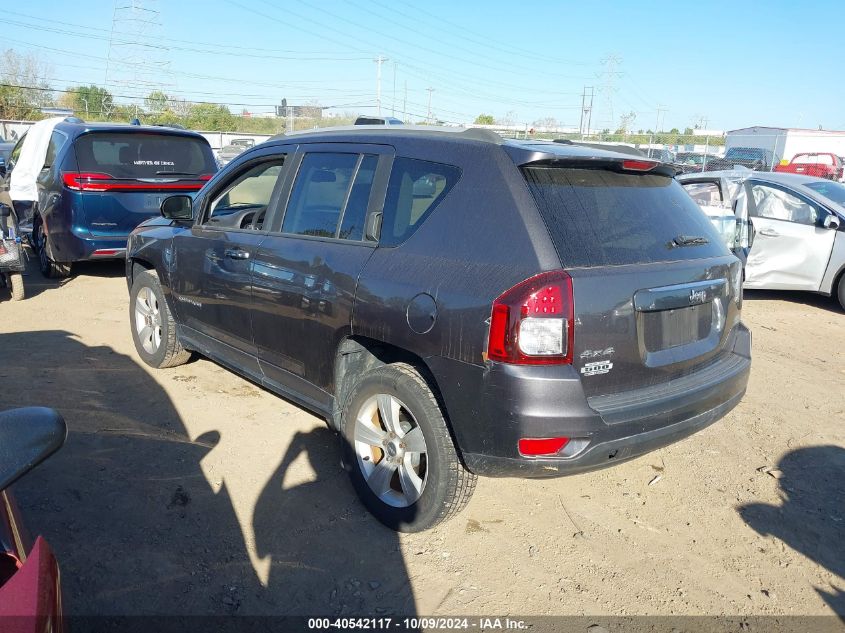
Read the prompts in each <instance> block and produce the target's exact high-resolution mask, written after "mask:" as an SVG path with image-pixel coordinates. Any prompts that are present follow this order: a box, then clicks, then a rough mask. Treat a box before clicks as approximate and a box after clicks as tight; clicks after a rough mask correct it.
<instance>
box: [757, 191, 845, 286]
mask: <svg viewBox="0 0 845 633" xmlns="http://www.w3.org/2000/svg"><path fill="white" fill-rule="evenodd" d="M746 191H747V199H748V206H749V215H750V216H751V217H752V219H753V222H754V227H755V228H756V229H757V234H756V238H755V240H754V245H753V246H752V247H751V251H750V252H749V254H748V261H747V263H746V267H745V285H746V287H747V288H771V289H780V290H813V291H815V290H818V289H819V288H820V286H821V282H822V277H823V276H824V273H825V270H826V269H827V263H828V261H829V260H830V253H831V251H832V249H833V241H834V238H835V236H836V231H831V230H828V229H826V228H824V227H823V226H822V225H821V222H822V221H823V220H824V217H825V216H826V215H827V212H826V211H825V210H824V209H822V208H821V207H820V206H819V205H818V204H816V203H815V202H812V201H811V200H809V199H808V198H805V197H804V196H802V195H800V194H798V193H796V192H794V191H792V190H790V189H787V188H785V187H781V186H779V185H775V184H772V183H767V182H761V181H756V180H749V181H748V182H747V183H746Z"/></svg>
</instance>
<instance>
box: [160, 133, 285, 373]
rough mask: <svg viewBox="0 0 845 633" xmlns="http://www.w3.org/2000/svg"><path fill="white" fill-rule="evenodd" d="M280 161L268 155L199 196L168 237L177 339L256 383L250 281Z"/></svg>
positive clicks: (276, 191)
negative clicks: (190, 220) (189, 218)
mask: <svg viewBox="0 0 845 633" xmlns="http://www.w3.org/2000/svg"><path fill="white" fill-rule="evenodd" d="M284 161H285V156H284V155H280V154H279V153H278V152H277V151H275V149H274V148H268V151H267V153H266V154H265V155H263V156H257V157H255V158H254V159H253V160H250V161H248V162H246V163H244V164H243V165H241V166H239V167H238V168H237V169H235V170H233V171H232V172H231V173H230V174H229V175H228V176H227V177H226V178H224V179H221V180H220V182H218V183H215V185H214V187H213V188H211V189H209V190H208V191H206V192H203V195H202V199H201V200H198V204H197V220H196V222H195V223H194V225H193V226H192V227H191V229H190V230H187V231H183V232H181V233H178V234H177V235H176V236H175V237H174V238H173V249H174V254H175V265H174V266H173V268H172V270H173V272H172V278H171V283H170V285H171V288H172V289H173V294H174V298H175V306H176V311H177V313H178V317H179V322H180V324H181V325H182V327H183V328H184V329H185V335H186V337H187V338H189V339H191V340H192V342H193V343H194V345H195V346H196V347H197V348H198V349H199V350H200V351H202V352H208V353H210V354H212V355H213V356H215V357H217V358H218V359H220V360H223V361H224V362H225V361H227V360H230V361H231V362H232V363H233V364H235V365H236V366H238V367H239V368H241V369H243V370H245V371H247V372H248V373H251V374H253V375H254V376H260V373H261V372H260V370H259V369H258V359H257V355H258V354H257V349H256V347H255V343H254V340H253V334H252V317H251V308H252V292H251V288H250V278H251V276H252V267H253V262H254V259H255V254H256V253H257V251H258V247H259V245H260V244H261V242H262V240H264V238H265V237H266V227H265V223H266V222H267V221H268V220H269V219H270V215H271V214H272V212H273V210H274V208H275V207H276V201H277V200H278V195H279V184H280V175H281V173H282V171H283V166H284Z"/></svg>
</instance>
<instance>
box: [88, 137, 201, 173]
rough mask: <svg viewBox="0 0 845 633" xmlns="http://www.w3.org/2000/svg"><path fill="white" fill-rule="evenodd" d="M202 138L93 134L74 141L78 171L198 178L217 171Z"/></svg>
mask: <svg viewBox="0 0 845 633" xmlns="http://www.w3.org/2000/svg"><path fill="white" fill-rule="evenodd" d="M208 148H209V145H208V142H207V141H205V140H204V139H198V138H193V137H189V136H176V135H170V134H145V133H120V132H117V133H92V134H84V135H83V136H80V137H79V139H77V141H76V159H77V161H78V163H79V171H81V172H99V173H106V174H108V175H110V176H112V177H113V178H161V177H165V178H166V177H167V176H168V175H169V174H172V175H174V176H183V177H187V176H199V175H201V174H213V173H214V172H215V171H217V168H216V167H215V165H214V158H213V156H212V154H211V151H210V150H209V149H208Z"/></svg>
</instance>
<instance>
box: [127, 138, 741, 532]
mask: <svg viewBox="0 0 845 633" xmlns="http://www.w3.org/2000/svg"><path fill="white" fill-rule="evenodd" d="M673 176H674V171H673V170H671V169H670V168H669V167H667V166H665V165H661V164H659V163H658V162H656V161H654V160H649V159H645V158H637V157H632V156H629V155H626V154H616V153H612V152H606V151H602V150H598V149H593V148H585V147H577V146H570V145H561V144H555V143H540V142H530V141H521V142H520V141H510V140H503V139H501V138H500V137H499V136H497V135H495V134H492V133H489V132H486V131H479V130H468V131H463V132H461V131H455V130H447V129H436V128H435V129H431V128H426V129H418V128H414V127H399V126H396V127H392V128H390V127H374V126H358V127H355V128H341V129H327V130H322V131H317V132H307V133H301V134H293V135H290V136H279V137H275V138H273V139H271V140H270V141H268V142H266V143H263V144H261V145H259V146H256V147H255V148H252V149H250V150H248V151H246V152H244V153H243V154H241V155H240V156H238V157H237V158H236V159H235V160H234V161H233V162H232V163H231V164H229V165H228V166H227V167H226V168H225V169H223V170H222V171H221V172H219V173H218V174H217V175H216V176H215V177H214V178H213V179H212V180H211V181H210V182H209V183H208V184H207V185H206V186H205V187H204V188H203V189H202V190H201V191H200V192H199V193H198V194H197V196H196V197H195V199H194V200H192V199H191V198H190V197H188V196H173V197H170V198H168V199H166V200H165V201H164V203H163V204H162V216H163V217H161V218H158V219H153V220H150V221H148V222H146V223H145V224H143V225H142V226H140V227H139V228H138V229H137V230H135V231H134V232H133V234H132V235H131V237H130V239H129V245H128V256H127V268H126V274H127V280H128V284H129V288H130V309H129V312H130V313H129V317H130V322H131V329H132V335H133V337H134V341H135V345H136V348H137V351H138V354H139V355H140V357H141V358H142V359H143V360H144V361H145V362H146V363H147V364H149V365H151V366H153V367H172V366H174V365H177V364H179V363H183V362H185V361H186V360H187V359H188V358H189V355H190V353H191V352H197V353H199V354H202V355H204V356H207V357H209V358H211V359H213V360H215V361H217V362H219V363H220V364H222V365H224V366H226V367H229V368H231V369H233V370H234V371H236V372H238V373H240V374H242V375H243V376H245V377H247V378H249V379H250V380H252V381H254V382H256V383H257V384H260V385H262V386H264V387H266V388H267V389H269V390H271V391H273V392H275V393H277V394H279V395H281V396H283V397H285V398H287V399H289V400H292V401H294V402H296V403H298V404H300V405H302V406H304V407H306V408H308V409H309V410H311V411H313V412H314V413H316V414H317V415H319V416H322V417H323V418H325V419H326V421H327V422H328V424H329V425H330V427H331V428H333V429H334V430H336V431H337V432H338V434H339V435H340V437H341V439H342V444H343V455H344V458H343V459H344V464H345V467H346V469H347V470H348V471H349V474H350V477H351V480H352V483H353V485H354V487H355V489H356V490H357V492H358V493H359V495H360V496H361V498H362V500H363V502H364V504H365V505H366V506H367V508H368V509H369V510H370V511H371V512H372V513H373V514H375V516H376V517H378V519H379V520H381V521H382V522H384V523H385V524H386V525H388V526H391V527H393V528H395V529H399V530H404V531H416V530H422V529H425V528H428V527H431V526H433V525H435V524H436V523H438V522H440V521H442V520H443V519H445V518H448V517H449V516H451V515H453V514H455V513H457V512H458V511H459V510H460V509H461V508H462V507H463V506H464V505H465V504H466V503H467V501H468V500H469V498H470V495H471V494H472V491H473V489H474V486H475V477H476V475H487V476H520V477H549V476H558V475H566V474H570V473H577V472H581V471H585V470H591V469H596V468H601V467H604V466H610V465H613V464H616V463H619V462H622V461H624V460H627V459H631V458H633V457H636V456H638V455H642V454H643V453H646V452H648V451H651V450H654V449H656V448H659V447H661V446H665V445H666V444H669V443H671V442H674V441H676V440H679V439H681V438H683V437H686V436H688V435H690V434H692V433H694V432H695V431H698V430H699V429H702V428H704V427H706V426H707V425H709V424H711V423H712V422H714V421H716V420H718V419H719V418H721V417H722V416H724V415H725V414H726V413H727V412H728V411H730V410H731V409H732V408H733V407H734V406H735V405H736V404H737V403H738V402H739V400H740V398H742V396H743V394H744V392H745V388H746V383H747V380H748V374H749V369H750V347H751V336H750V333H749V331H748V330H747V329H746V327H745V326H744V325H743V324H742V322H741V320H740V310H741V307H742V289H741V275H742V270H741V265H740V262H739V261H738V260H737V259H736V258H735V257H734V256H733V255H731V253H730V252H729V251H728V250H727V249H726V247H725V245H724V243H723V241H722V240H721V239H720V238H719V235H718V234H717V233H716V232H715V230H714V228H713V226H712V224H711V223H710V222H709V220H708V219H707V217H706V216H705V215H704V214H703V213H702V212H701V210H700V209H699V208H698V206H697V205H696V204H695V203H694V202H693V201H692V199H691V198H690V197H689V196H688V195H687V194H686V193H685V192H684V190H683V189H682V188H681V186H680V185H679V184H678V183H677V182H675V180H674V179H673V178H672V177H673Z"/></svg>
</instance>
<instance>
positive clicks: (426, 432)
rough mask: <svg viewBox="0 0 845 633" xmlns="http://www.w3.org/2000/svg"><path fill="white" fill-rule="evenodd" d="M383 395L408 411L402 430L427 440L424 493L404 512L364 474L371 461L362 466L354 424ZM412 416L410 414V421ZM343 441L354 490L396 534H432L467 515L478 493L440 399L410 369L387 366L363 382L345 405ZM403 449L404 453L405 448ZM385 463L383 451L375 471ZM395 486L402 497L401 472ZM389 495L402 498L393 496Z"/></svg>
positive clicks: (393, 480)
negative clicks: (443, 524) (407, 428)
mask: <svg viewBox="0 0 845 633" xmlns="http://www.w3.org/2000/svg"><path fill="white" fill-rule="evenodd" d="M379 394H386V395H388V396H391V397H392V398H395V399H396V400H397V401H399V402H400V403H401V404H402V405H403V407H404V411H405V413H400V417H402V416H404V417H403V424H408V425H410V428H411V429H413V428H414V426H413V425H414V423H415V424H416V426H418V427H419V430H420V431H422V436H423V437H424V439H425V453H424V455H425V457H424V461H423V459H422V458H421V459H420V462H421V464H422V463H424V466H425V468H424V470H425V475H424V477H421V479H422V480H423V484H422V492H421V494H420V495H419V497H418V498H417V499H416V501H415V502H413V503H412V504H410V505H407V506H405V507H396V506H395V505H391V504H389V503H387V502H385V501H384V500H382V498H380V497H379V495H377V494H376V493H375V492H374V491H373V489H372V488H371V487H370V484H368V483H367V478H366V476H365V474H364V472H363V470H362V468H364V466H363V465H362V464H363V463H364V461H369V457H365V458H363V461H361V459H359V455H358V452H357V451H356V449H355V445H356V440H355V427H356V423H355V421H356V420H357V419H358V417H359V415H362V414H363V412H364V411H365V410H368V409H367V406H369V407H372V406H373V405H372V401H373V398H377V397H378V395H379ZM407 413H410V417H408V416H407V415H406V414H407ZM375 416H376V419H379V420H380V419H381V414H380V413H378V412H377V413H375ZM409 420H410V421H409ZM341 437H342V439H343V451H344V464H345V466H346V469H347V470H348V471H349V476H350V479H351V480H352V486H353V487H354V488H355V491H356V492H357V493H358V495H359V497H360V498H361V501H362V502H363V503H364V506H366V508H367V509H368V510H369V511H370V512H371V513H372V514H373V515H374V516H375V517H376V518H377V519H378V520H379V521H381V522H382V523H383V524H384V525H386V526H387V527H389V528H391V529H394V530H398V531H400V532H420V531H422V530H427V529H429V528H431V527H433V526H435V525H437V524H438V523H441V522H442V521H445V520H447V519H450V518H451V517H453V516H454V515H456V514H458V513H459V512H460V511H461V510H463V508H464V507H465V506H466V504H467V503H468V502H469V500H470V497H472V493H473V491H474V490H475V483H476V477H475V475H473V474H472V473H470V472H469V471H468V470H466V469H465V468H464V466H463V464H461V461H460V459H459V458H458V454H457V452H456V450H455V445H454V443H453V442H452V437H451V435H450V434H449V429H448V428H447V426H446V420H445V419H444V417H443V412H442V411H441V409H440V406H439V405H438V402H437V399H436V398H435V396H434V394H433V393H432V392H431V389H430V388H429V387H428V385H427V384H426V382H425V380H424V379H423V378H422V376H420V374H419V372H417V370H416V369H414V368H413V367H412V366H411V365H407V364H405V363H394V364H390V365H383V366H381V367H377V368H375V369H373V370H371V371H369V372H367V373H366V374H364V375H363V376H362V377H361V378H360V379H359V380H358V382H357V384H356V385H355V386H354V387H353V389H352V391H351V393H350V394H349V396H348V397H347V399H346V402H345V406H344V409H343V416H342V419H341ZM401 439H402V438H397V440H396V441H399V440H401ZM399 446H403V447H404V444H399ZM385 459H388V453H387V451H382V452H381V454H380V456H378V457H377V456H376V455H375V453H373V469H375V466H376V464H380V463H381V461H382V460H385ZM388 461H390V460H388ZM397 463H398V462H397ZM390 481H391V482H392V483H391V485H392V486H394V490H395V489H398V490H399V493H398V494H399V496H401V495H402V491H403V490H404V486H403V484H402V483H400V477H399V472H398V470H397V471H396V473H395V474H394V475H391V479H390ZM389 494H394V495H396V494H397V493H396V492H392V491H391V492H390V493H389Z"/></svg>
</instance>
